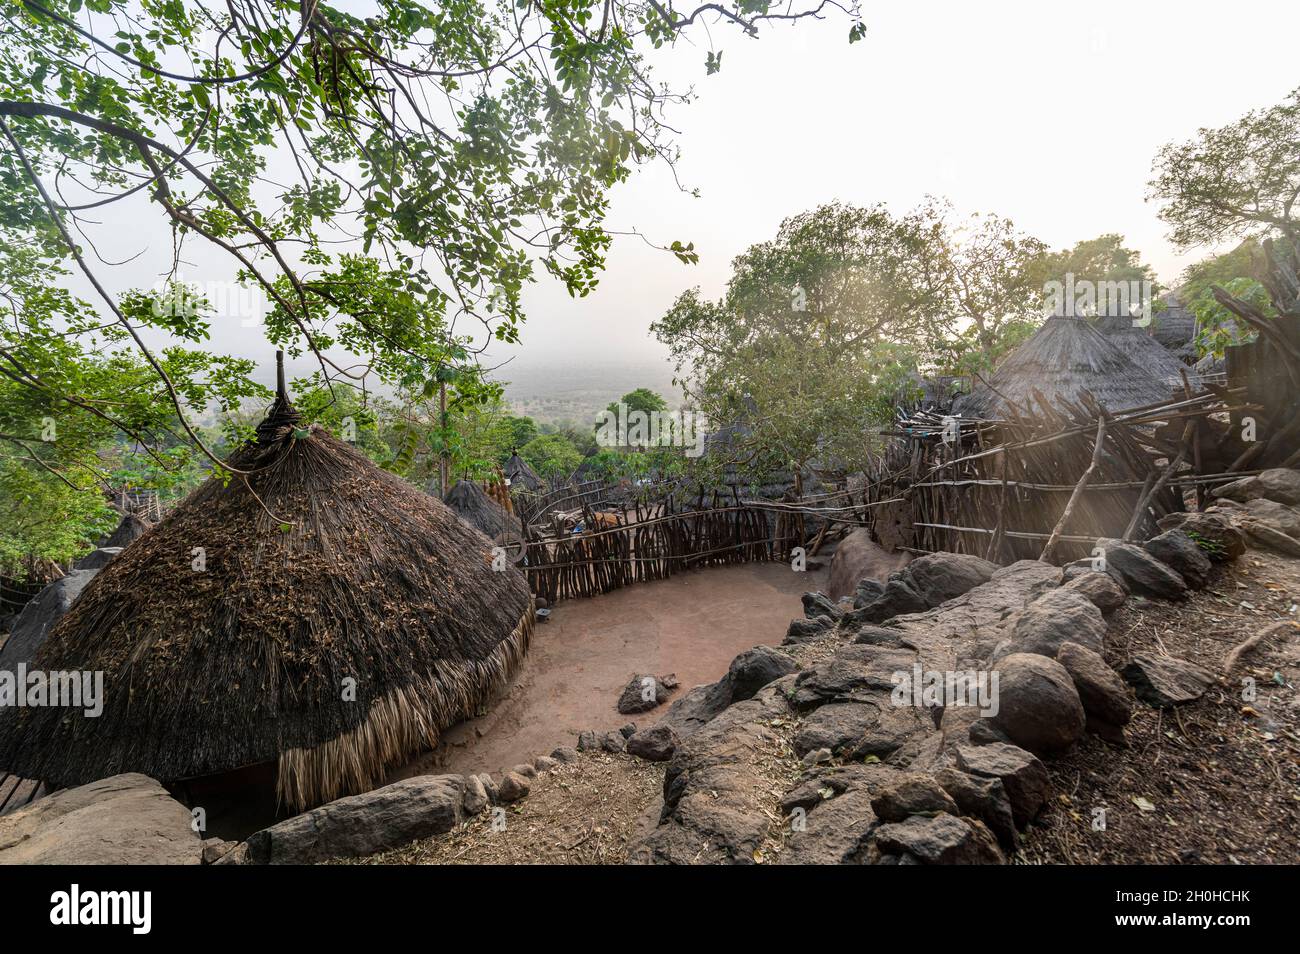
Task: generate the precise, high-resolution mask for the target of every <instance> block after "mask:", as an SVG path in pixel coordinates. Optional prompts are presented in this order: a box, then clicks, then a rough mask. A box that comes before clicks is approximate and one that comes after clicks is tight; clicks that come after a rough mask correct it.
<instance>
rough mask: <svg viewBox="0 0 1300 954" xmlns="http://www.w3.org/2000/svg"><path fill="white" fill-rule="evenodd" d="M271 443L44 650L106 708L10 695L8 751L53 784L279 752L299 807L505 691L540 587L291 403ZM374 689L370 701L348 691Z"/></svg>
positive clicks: (251, 451) (154, 537)
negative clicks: (37, 704)
mask: <svg viewBox="0 0 1300 954" xmlns="http://www.w3.org/2000/svg"><path fill="white" fill-rule="evenodd" d="M259 435H260V437H259V440H258V442H256V443H253V444H250V445H248V446H246V447H245V448H243V449H242V450H241V451H239V452H238V453H237V454H236V455H235V457H234V458H233V459H232V464H233V466H234V467H237V468H240V469H242V470H248V471H253V472H254V473H253V474H252V475H251V476H249V477H248V478H247V481H245V479H244V478H242V477H240V476H238V475H236V476H234V477H232V478H230V479H229V481H228V483H227V482H225V481H223V480H221V479H216V478H214V479H210V480H208V481H207V482H206V483H204V484H203V485H202V486H201V487H199V488H198V489H196V490H195V491H194V492H193V493H192V494H191V495H190V496H189V497H188V498H187V499H186V500H185V501H183V502H182V503H181V504H180V505H179V506H177V507H176V508H175V509H174V510H173V511H172V512H171V513H170V514H169V515H168V516H167V517H166V518H165V519H164V520H163V521H162V522H160V523H159V524H158V525H157V526H156V527H154V528H153V529H152V530H151V531H150V532H149V533H147V534H146V535H145V536H143V537H141V538H140V539H138V540H136V541H135V542H134V543H133V544H132V545H131V546H129V547H127V549H126V550H124V551H123V552H122V554H121V556H119V557H118V558H117V559H115V560H113V561H112V562H111V563H110V564H108V566H107V567H106V568H105V569H104V570H102V571H101V572H100V573H99V575H98V576H97V577H96V578H95V579H94V580H93V581H92V582H91V583H90V584H89V585H88V586H87V588H86V590H85V592H84V593H83V594H82V596H81V598H80V599H78V601H77V602H76V604H75V605H74V606H73V608H72V609H71V610H70V611H69V613H68V614H67V616H65V617H64V618H63V620H62V621H61V622H60V623H59V625H58V626H57V627H56V628H55V629H53V630H52V631H51V633H50V635H49V637H48V638H47V639H46V641H45V643H44V645H43V646H42V647H41V648H40V650H39V651H38V653H37V655H36V658H35V660H34V661H33V664H32V665H33V668H39V669H43V670H67V669H71V670H90V671H95V670H102V671H103V672H104V694H105V697H106V698H105V701H104V709H103V714H102V715H101V716H100V717H99V718H84V717H82V716H81V714H80V712H79V711H78V712H75V714H74V713H73V712H72V711H70V710H68V709H59V708H40V709H35V708H24V709H9V710H7V711H6V712H3V713H0V765H2V766H4V767H5V768H6V769H7V770H9V771H12V772H16V773H17V774H19V775H22V776H24V777H27V778H37V779H42V780H44V781H47V782H49V783H51V784H52V785H55V786H64V785H77V784H81V783H85V782H89V781H91V780H93V779H97V778H102V777H104V776H108V775H113V774H116V773H119V772H143V773H145V774H146V775H150V776H153V777H154V778H157V779H160V780H163V781H166V782H170V781H174V780H181V779H187V778H193V777H198V776H207V775H213V774H216V773H222V772H226V771H229V770H233V769H237V768H240V767H243V766H249V765H254V764H261V763H266V762H274V763H276V764H277V766H278V778H277V793H278V795H279V797H280V799H281V801H282V802H283V803H284V804H286V805H287V806H289V807H290V808H293V809H301V808H304V807H308V806H311V805H314V804H318V803H320V802H323V801H327V800H330V799H333V798H336V797H339V796H341V795H346V794H352V793H356V792H361V791H365V790H367V789H369V788H371V787H373V786H374V785H375V784H376V783H377V782H379V781H380V780H381V779H382V778H383V777H384V775H385V773H386V772H387V771H388V770H390V769H391V768H392V767H394V766H396V765H398V764H400V763H401V762H402V761H404V760H405V759H407V758H408V757H409V756H410V755H412V754H414V753H416V752H418V751H421V750H423V749H425V748H427V747H429V746H432V745H433V744H435V743H436V741H437V739H438V734H439V732H440V731H441V730H442V729H444V728H446V727H447V726H449V725H451V724H453V723H455V722H457V721H459V720H461V719H463V718H464V717H466V716H467V715H469V714H471V713H473V712H474V711H475V710H476V709H477V708H478V707H479V706H480V705H481V704H482V703H483V702H484V701H486V700H487V699H488V698H489V697H490V696H491V695H492V694H493V693H494V692H495V691H497V690H498V689H499V688H501V687H503V686H504V684H505V683H506V681H507V679H508V678H509V676H510V675H511V673H512V671H513V670H514V668H515V667H516V666H517V665H518V664H519V662H520V661H521V659H522V658H523V655H524V653H525V652H526V650H527V646H528V639H529V635H530V633H531V629H532V625H533V606H532V597H531V595H530V593H529V590H528V586H527V583H526V582H525V580H524V578H523V576H522V575H521V574H520V573H519V572H518V571H517V570H516V569H514V568H513V567H509V568H508V569H507V570H506V571H505V572H493V571H492V569H491V567H490V565H489V564H490V559H489V553H490V548H491V542H490V541H489V540H488V539H487V538H486V537H484V536H483V535H482V534H481V533H480V532H479V531H477V530H475V529H473V528H471V527H469V526H467V525H466V524H465V523H463V522H462V521H461V520H459V519H458V518H457V517H456V516H455V514H453V513H452V511H451V510H449V509H448V508H447V507H446V506H445V505H443V504H442V502H441V501H439V500H437V499H435V498H433V497H430V496H428V495H426V494H423V493H420V492H418V491H416V490H414V489H413V488H411V487H410V486H408V485H407V484H406V483H404V482H403V481H402V480H401V479H400V478H398V477H396V476H394V475H392V474H390V473H387V472H386V471H383V470H380V469H379V468H377V467H375V466H374V465H373V464H371V463H370V462H369V461H368V460H367V459H366V458H365V457H364V456H362V455H361V454H359V453H358V452H357V451H355V450H354V449H353V448H351V447H350V446H348V445H347V444H344V443H342V442H340V441H338V440H336V439H334V438H333V437H331V436H330V435H329V434H328V433H327V432H325V431H324V430H323V429H321V428H319V427H311V428H302V427H300V426H299V425H298V424H297V422H296V421H295V419H294V415H293V414H292V409H291V408H288V406H287V401H286V402H285V403H284V404H283V406H281V402H277V405H276V408H274V409H273V411H272V414H271V416H270V417H269V418H268V420H267V421H266V422H264V424H263V426H262V427H261V428H259ZM352 691H354V692H355V701H350V698H349V693H350V692H352Z"/></svg>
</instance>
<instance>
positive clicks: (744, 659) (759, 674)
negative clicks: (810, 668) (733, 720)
mask: <svg viewBox="0 0 1300 954" xmlns="http://www.w3.org/2000/svg"><path fill="white" fill-rule="evenodd" d="M798 669H799V665H798V663H796V662H795V661H794V660H793V659H791V658H790V657H789V656H787V655H786V654H785V653H783V652H780V651H778V650H776V649H773V648H771V647H770V646H755V647H754V648H753V649H747V650H745V651H744V652H743V653H741V654H740V655H739V656H737V657H736V658H735V659H733V660H732V661H731V664H730V665H729V666H727V674H726V675H725V676H723V677H722V682H723V683H725V684H726V697H727V704H728V705H732V704H734V703H737V702H742V701H744V700H745V699H751V698H753V696H754V695H755V693H757V692H758V690H760V689H762V688H763V687H764V686H766V685H767V684H768V683H770V682H775V681H776V680H778V679H780V678H781V677H782V676H788V675H789V674H790V673H792V672H797V671H798Z"/></svg>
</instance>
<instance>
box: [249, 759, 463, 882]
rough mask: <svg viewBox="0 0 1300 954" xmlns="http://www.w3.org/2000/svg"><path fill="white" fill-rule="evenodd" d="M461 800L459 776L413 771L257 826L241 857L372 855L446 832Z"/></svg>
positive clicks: (276, 860)
mask: <svg viewBox="0 0 1300 954" xmlns="http://www.w3.org/2000/svg"><path fill="white" fill-rule="evenodd" d="M464 804H465V780H464V778H463V777H461V776H460V775H417V776H415V777H414V778H406V779H402V780H401V781H400V782H394V783H393V784H392V785H385V786H384V787H383V788H377V789H375V790H374V791H372V792H366V793H365V794H363V795H349V796H348V797H347V798H340V799H337V800H336V801H332V802H328V803H326V804H324V805H322V806H320V807H319V808H314V809H312V810H311V811H309V812H304V813H303V814H301V815H295V816H294V817H293V818H288V819H286V820H284V821H282V822H280V823H278V824H276V825H272V826H271V827H270V828H263V829H262V830H261V831H259V832H255V833H254V834H252V835H250V836H249V837H248V838H247V839H246V841H245V845H246V854H245V855H244V857H243V858H242V859H241V860H242V861H243V863H245V864H271V865H280V864H288V865H295V864H313V863H315V862H318V861H325V860H326V859H329V858H357V857H361V856H363V855H372V854H374V853H375V852H378V851H384V850H385V849H388V848H396V847H398V846H399V845H404V844H407V843H408V842H411V841H415V840H416V839H418V838H427V837H429V836H430V835H439V834H442V833H444V832H448V831H451V830H452V829H453V828H455V827H456V826H457V825H459V824H460V823H461V821H462V820H463V819H464ZM223 860H224V859H223Z"/></svg>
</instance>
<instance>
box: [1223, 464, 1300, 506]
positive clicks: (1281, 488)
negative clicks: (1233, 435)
mask: <svg viewBox="0 0 1300 954" xmlns="http://www.w3.org/2000/svg"><path fill="white" fill-rule="evenodd" d="M1210 495H1211V496H1212V497H1222V498H1224V499H1227V500H1235V501H1237V502H1238V503H1245V502H1247V501H1250V500H1258V499H1260V498H1264V499H1266V500H1275V501H1277V502H1278V503H1283V504H1290V505H1292V506H1294V505H1296V504H1300V471H1296V470H1289V469H1287V468H1283V467H1274V468H1272V469H1271V470H1266V471H1263V472H1261V473H1259V474H1257V475H1255V476H1254V477H1243V478H1241V479H1240V480H1234V481H1233V482H1232V483H1230V484H1223V485H1222V486H1220V487H1216V488H1215V489H1214V490H1213V491H1211V493H1210Z"/></svg>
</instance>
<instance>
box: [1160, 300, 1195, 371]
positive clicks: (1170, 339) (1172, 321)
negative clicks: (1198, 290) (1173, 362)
mask: <svg viewBox="0 0 1300 954" xmlns="http://www.w3.org/2000/svg"><path fill="white" fill-rule="evenodd" d="M1164 305H1165V308H1164V311H1162V312H1160V313H1159V314H1157V315H1156V316H1155V321H1154V322H1153V323H1152V326H1151V336H1152V337H1153V338H1155V339H1156V343H1157V344H1159V345H1160V346H1161V347H1162V348H1164V349H1165V350H1167V351H1169V352H1171V353H1172V354H1173V355H1174V357H1176V358H1178V359H1179V360H1180V361H1183V362H1185V363H1187V364H1190V363H1192V362H1194V361H1195V360H1196V315H1194V314H1193V313H1192V311H1191V309H1189V308H1188V307H1187V306H1186V305H1184V304H1183V302H1182V298H1181V297H1180V296H1179V295H1178V294H1177V293H1175V292H1170V293H1169V294H1167V295H1165V297H1164Z"/></svg>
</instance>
